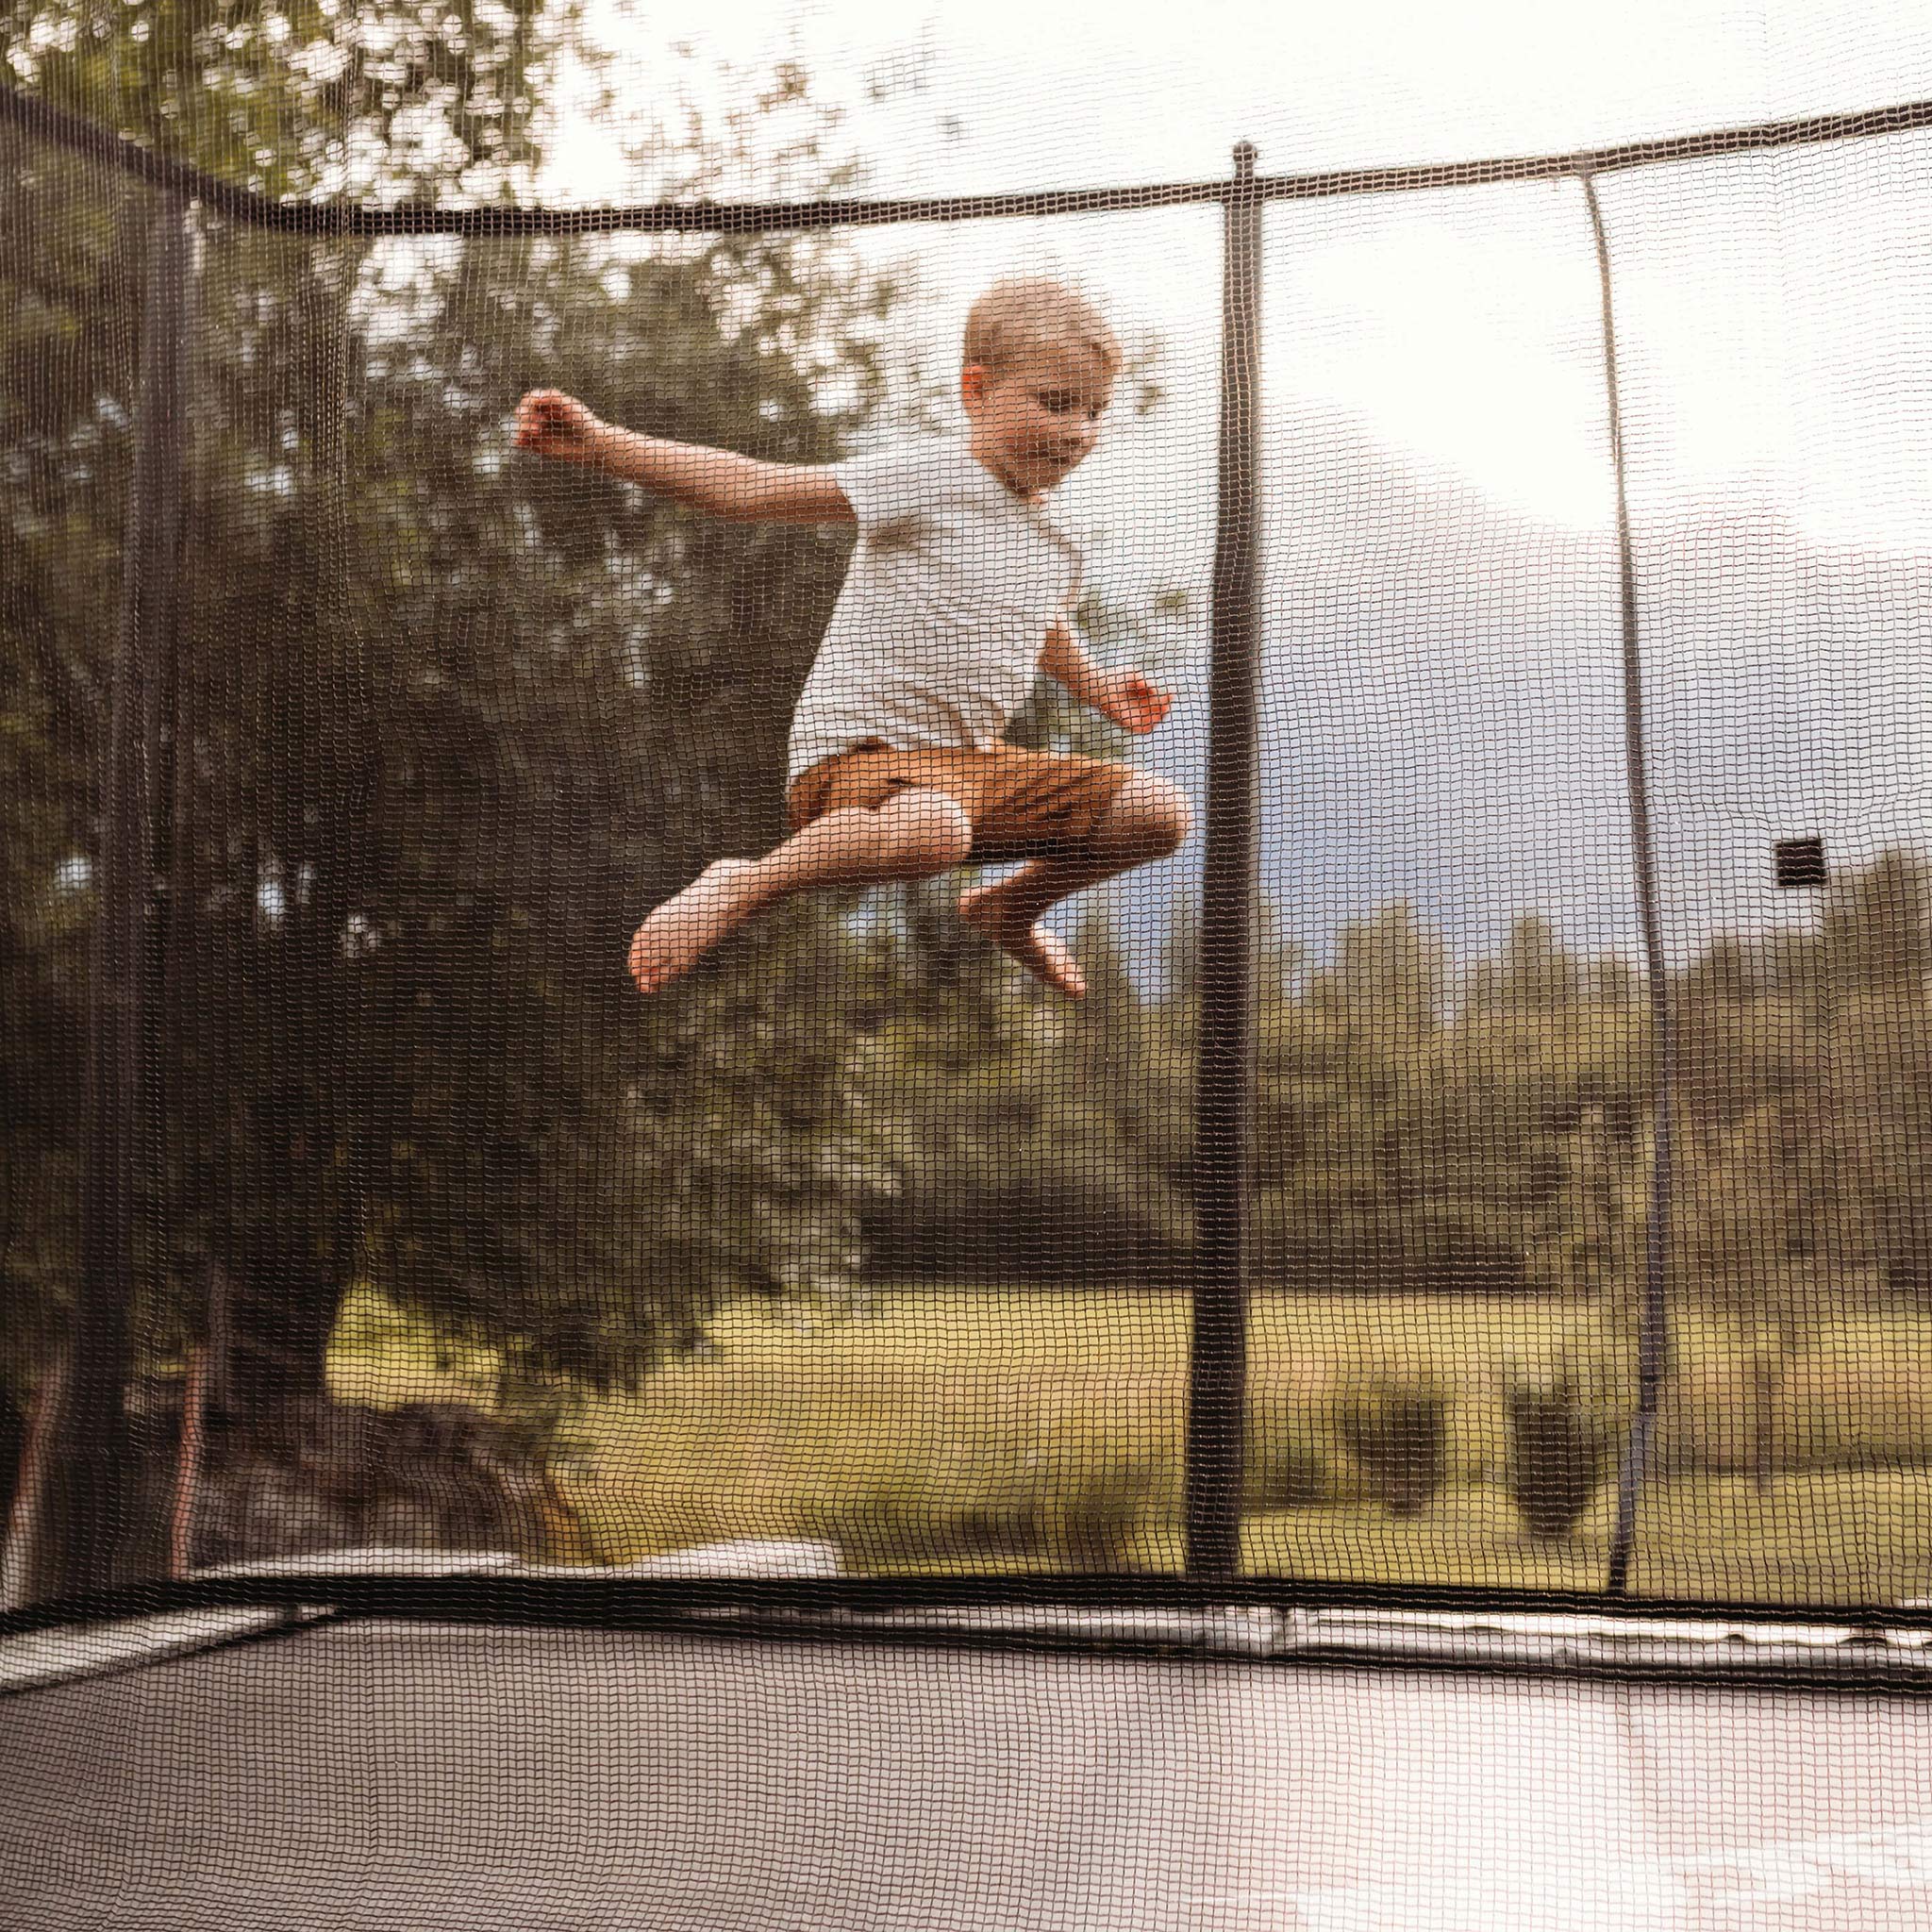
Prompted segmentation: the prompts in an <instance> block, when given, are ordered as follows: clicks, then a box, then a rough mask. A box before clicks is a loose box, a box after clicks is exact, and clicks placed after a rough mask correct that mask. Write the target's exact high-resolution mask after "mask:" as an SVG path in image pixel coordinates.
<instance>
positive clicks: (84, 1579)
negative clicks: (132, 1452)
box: [36, 195, 192, 1592]
mask: <svg viewBox="0 0 1932 1932" xmlns="http://www.w3.org/2000/svg"><path fill="white" fill-rule="evenodd" d="M191 256H192V237H191V235H190V231H189V224H188V209H187V206H186V204H185V203H184V202H183V201H181V200H180V199H178V198H177V197H175V196H174V195H169V196H167V197H166V198H165V200H164V202H163V206H162V208H161V210H160V212H159V214H158V216H157V218H156V220H155V224H154V226H153V228H152V230H151V232H150V238H149V257H148V278H147V306H146V312H145V314H144V317H143V321H142V348H141V374H140V399H139V404H138V407H137V410H136V416H135V423H136V430H135V453H134V475H133V479H132V482H131V484H130V487H129V491H128V504H127V521H126V525H125V529H124V532H123V538H122V579H121V620H120V625H119V629H118V632H117V635H116V638H115V648H114V660H113V665H112V669H111V673H110V676H109V681H108V715H107V717H106V719H105V720H104V721H103V723H104V730H103V735H102V737H103V743H102V763H101V777H100V786H99V791H98V798H99V820H98V833H97V841H96V854H95V859H94V881H93V882H94V893H95V906H96V911H95V916H94V927H93V934H92V950H91V957H90V961H89V967H90V971H89V983H88V996H87V1048H86V1084H85V1092H84V1101H83V1105H84V1108H85V1114H84V1121H83V1138H82V1153H81V1176H80V1206H81V1217H80V1219H81V1226H80V1278H79V1283H78V1295H77V1298H76V1299H77V1304H78V1305H77V1307H76V1308H75V1319H74V1324H73V1327H72V1329H71V1331H70V1338H69V1350H70V1360H69V1371H68V1374H66V1376H65V1377H64V1378H63V1387H64V1400H62V1401H61V1402H60V1403H59V1405H58V1414H57V1416H56V1419H55V1424H54V1446H55V1457H54V1464H53V1480H54V1483H55V1484H56V1485H57V1493H56V1494H54V1495H52V1496H50V1497H49V1498H48V1504H49V1507H48V1509H47V1518H46V1530H47V1539H48V1549H47V1553H46V1557H45V1558H44V1560H43V1562H42V1564H39V1565H37V1566H36V1567H37V1568H40V1569H42V1574H46V1575H47V1576H48V1578H49V1580H50V1581H51V1582H52V1584H53V1585H54V1587H55V1588H56V1589H58V1591H62V1592H67V1591H90V1590H105V1589H110V1588H113V1587H114V1586H116V1585H117V1584H120V1583H124V1582H125V1581H127V1580H129V1578H128V1575H127V1569H128V1565H129V1563H130V1561H131V1559H132V1547H131V1546H132V1540H133V1533H134V1532H135V1530H136V1528H137V1524H136V1523H135V1520H134V1517H135V1499H136V1491H137V1483H136V1472H135V1471H134V1470H133V1468H132V1467H131V1462H130V1457H129V1446H130V1445H129V1441H128V1431H127V1424H126V1413H125V1403H126V1392H127V1389H128V1386H129V1383H130V1380H131V1377H132V1373H133V1359H132V1334H133V1327H132V1319H131V1317H132V1311H133V1308H134V1307H135V1303H136V1290H137V1286H138V1282H139V1278H140V1274H141V1272H142V1268H143V1266H144V1265H145V1262H146V1259H147V1257H144V1256H143V1254H142V1242H141V1240H140V1230H139V1223H140V1216H141V1204H142V1195H143V1191H144V1189H143V1177H142V1167H143V1165H144V1164H145V1163H146V1162H148V1161H151V1160H152V1159H154V1158H156V1157H157V1149H156V1147H155V1146H154V1144H153V1138H152V1135H151V1133H150V1132H149V1131H148V1128H147V1115H148V1111H149V1108H151V1106H152V1104H153V1102H154V1098H155V1091H156V1081H157V1079H158V1066H157V1064H156V1061H157V1051H156V1041H155V1038H154V1023H155V1014H154V1010H153V1008H154V995H155V991H156V989H155V986H154V978H155V973H154V966H155V959H154V951H155V948H154V940H155V934H156V922H157V919H158V905H157V885H156V860H157V831H158V824H159V822H160V818H161V814H162V813H163V812H164V811H165V809H166V804H165V801H164V800H163V799H161V798H160V797H159V796H158V792H159V791H160V789H161V769H162V762H163V757H164V748H163V744H162V738H163V734H164V732H165V730H166V726H167V719H166V711H167V708H168V707H167V696H168V694H167V693H165V692H164V691H162V690H161V689H160V684H161V680H162V678H163V676H164V667H165V666H166V665H167V663H168V662H169V661H170V658H171V655H172V654H171V649H170V646H171V644H172V640H173V637H174V632H175V608H176V595H177V590H178V584H177V559H178V554H179V548H180V537H181V526H182V496H183V487H182V449H183V444H184V441H185V435H186V427H187V408H188V392H187V391H188V337H189V314H190V299H191V283H192V264H191Z"/></svg>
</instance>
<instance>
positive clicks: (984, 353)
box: [962, 275, 1122, 381]
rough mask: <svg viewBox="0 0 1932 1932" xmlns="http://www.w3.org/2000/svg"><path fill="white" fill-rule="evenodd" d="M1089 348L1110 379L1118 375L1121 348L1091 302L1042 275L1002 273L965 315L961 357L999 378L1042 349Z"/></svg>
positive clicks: (1063, 284) (1061, 283)
mask: <svg viewBox="0 0 1932 1932" xmlns="http://www.w3.org/2000/svg"><path fill="white" fill-rule="evenodd" d="M1063 348H1078V349H1088V350H1091V352H1092V353H1093V354H1094V355H1095V356H1097V357H1098V358H1100V362H1101V366H1102V367H1103V368H1104V369H1105V370H1106V371H1107V374H1108V380H1109V381H1111V380H1112V378H1113V377H1114V376H1116V375H1119V374H1120V370H1121V360H1122V358H1121V345H1120V342H1119V341H1118V339H1117V338H1116V337H1115V335H1114V332H1113V331H1112V329H1110V328H1108V325H1107V322H1106V319H1105V318H1104V317H1103V316H1102V315H1101V312H1100V310H1099V309H1097V308H1095V307H1094V306H1093V304H1092V303H1091V302H1090V301H1088V299H1087V298H1086V297H1085V296H1084V295H1082V294H1080V293H1079V292H1078V291H1075V290H1073V289H1070V288H1068V287H1067V285H1066V284H1065V283H1064V282H1056V281H1054V280H1052V279H1051V278H1050V277H1049V276H1046V275H1006V276H1003V277H1002V278H1001V279H1000V280H998V281H996V282H995V283H994V284H993V285H992V287H991V288H990V289H989V290H988V291H986V293H985V294H983V295H982V296H981V297H980V298H979V300H978V301H976V302H975V303H974V305H973V307H972V308H969V309H968V310H967V311H966V341H965V347H964V353H963V357H962V359H963V360H964V361H967V362H977V363H980V364H982V365H983V366H984V367H985V368H986V370H987V371H988V372H989V373H990V374H991V375H1006V374H1007V373H1008V371H1010V370H1011V369H1013V368H1014V367H1015V366H1016V365H1017V364H1019V363H1020V362H1022V361H1024V359H1025V358H1027V357H1028V356H1030V355H1035V354H1037V353H1038V352H1039V351H1041V349H1063Z"/></svg>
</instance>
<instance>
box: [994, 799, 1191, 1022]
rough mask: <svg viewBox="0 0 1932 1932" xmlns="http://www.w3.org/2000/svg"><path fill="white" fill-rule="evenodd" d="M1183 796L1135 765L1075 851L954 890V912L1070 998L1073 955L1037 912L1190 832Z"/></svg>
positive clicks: (1077, 980) (1081, 987) (1075, 973)
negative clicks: (984, 883)
mask: <svg viewBox="0 0 1932 1932" xmlns="http://www.w3.org/2000/svg"><path fill="white" fill-rule="evenodd" d="M1188 826H1189V812H1188V805H1187V800H1186V798H1185V797H1183V796H1182V794H1181V793H1180V792H1179V791H1176V790H1175V789H1174V787H1172V786H1170V785H1167V784H1165V783H1164V782H1162V781H1160V780H1158V779H1151V778H1148V777H1147V776H1146V775H1145V774H1139V773H1137V774H1135V775H1134V776H1133V777H1132V778H1130V779H1129V780H1128V781H1127V782H1126V784H1125V785H1124V786H1122V788H1121V790H1120V792H1119V794H1118V795H1117V796H1116V797H1115V799H1114V802H1113V804H1112V805H1111V806H1110V807H1109V808H1108V813H1107V816H1106V817H1105V818H1104V819H1102V820H1101V822H1100V824H1099V825H1098V826H1096V827H1095V830H1094V836H1093V842H1092V843H1091V846H1089V848H1088V850H1087V851H1086V852H1085V853H1083V854H1082V855H1081V856H1080V857H1079V858H1036V859H1033V860H1032V861H1031V862H1030V863H1028V864H1026V865H1024V866H1022V867H1021V869H1020V870H1019V871H1018V872H1016V873H1015V874H1013V875H1012V876H1011V877H1010V878H1005V879H1001V880H1000V881H999V883H998V884H997V885H991V886H976V887H974V890H973V891H970V892H964V893H961V894H960V898H959V916H960V918H961V919H963V920H964V921H965V922H966V923H967V924H968V925H970V926H972V927H973V929H974V931H975V932H977V933H979V934H980V935H982V937H984V938H986V939H989V940H991V941H992V942H993V944H994V945H996V946H998V947H999V948H1000V950H1001V951H1002V952H1004V953H1008V954H1010V955H1011V956H1012V958H1015V959H1017V960H1018V961H1019V962H1020V964H1021V965H1023V966H1024V967H1025V969H1026V970H1027V972H1029V973H1030V974H1033V975H1034V977H1035V978H1036V979H1042V980H1044V981H1045V982H1046V984H1047V985H1048V986H1051V987H1055V988H1057V989H1058V991H1061V992H1063V993H1066V994H1068V995H1069V996H1070V997H1072V998H1074V999H1079V998H1080V997H1082V995H1084V994H1085V992H1086V991H1087V982H1086V979H1085V978H1084V977H1083V976H1082V974H1081V972H1080V969H1079V967H1078V965H1076V964H1075V963H1074V956H1073V954H1072V953H1071V952H1069V951H1068V950H1067V948H1066V946H1065V945H1064V944H1063V943H1062V942H1061V941H1060V940H1059V939H1058V937H1057V936H1056V935H1055V934H1053V933H1051V932H1049V931H1047V929H1046V928H1045V927H1044V926H1042V925H1041V924H1038V923H1037V922H1038V920H1039V918H1040V915H1041V913H1042V912H1044V911H1045V910H1046V908H1048V907H1049V906H1054V905H1058V903H1059V901H1060V900H1062V899H1064V898H1067V897H1068V896H1070V895H1071V894H1072V893H1074V892H1081V891H1086V889H1087V888H1088V887H1089V886H1097V885H1098V884H1099V883H1100V882H1101V880H1102V879H1110V878H1112V877H1114V876H1115V875H1116V874H1120V873H1124V872H1131V871H1132V870H1133V868H1134V867H1135V866H1137V865H1145V864H1146V863H1147V862H1148V860H1149V859H1153V858H1165V857H1166V856H1167V855H1168V854H1169V853H1170V852H1172V851H1173V850H1174V848H1175V846H1177V845H1178V844H1179V843H1180V842H1181V841H1182V840H1183V839H1185V838H1186V837H1187V835H1188Z"/></svg>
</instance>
